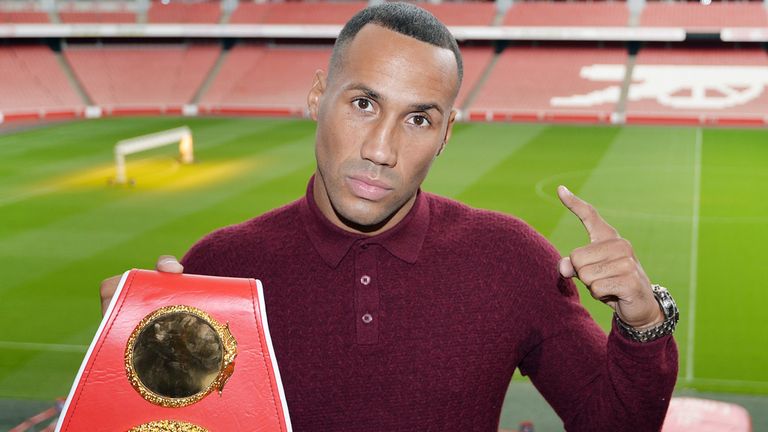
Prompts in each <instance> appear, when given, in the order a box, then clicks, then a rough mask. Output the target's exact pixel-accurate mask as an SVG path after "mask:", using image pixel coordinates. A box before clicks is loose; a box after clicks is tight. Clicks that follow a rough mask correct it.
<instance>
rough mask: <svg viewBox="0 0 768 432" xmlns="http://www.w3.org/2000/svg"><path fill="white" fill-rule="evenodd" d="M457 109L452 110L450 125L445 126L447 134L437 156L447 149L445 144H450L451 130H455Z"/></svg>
mask: <svg viewBox="0 0 768 432" xmlns="http://www.w3.org/2000/svg"><path fill="white" fill-rule="evenodd" d="M456 114H457V111H456V110H455V109H454V110H451V116H450V117H448V127H447V128H445V136H444V137H443V143H442V144H440V150H438V151H437V155H436V156H440V153H442V152H443V150H445V146H446V145H448V140H449V139H451V132H452V131H453V123H454V122H455V121H456Z"/></svg>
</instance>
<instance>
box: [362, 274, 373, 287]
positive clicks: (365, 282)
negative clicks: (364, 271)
mask: <svg viewBox="0 0 768 432" xmlns="http://www.w3.org/2000/svg"><path fill="white" fill-rule="evenodd" d="M360 283H361V284H363V285H368V284H369V283H371V277H370V276H368V275H363V277H361V278H360Z"/></svg>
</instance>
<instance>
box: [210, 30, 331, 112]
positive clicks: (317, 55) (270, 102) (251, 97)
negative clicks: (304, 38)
mask: <svg viewBox="0 0 768 432" xmlns="http://www.w3.org/2000/svg"><path fill="white" fill-rule="evenodd" d="M330 56H331V48H330V47H323V48H296V47H276V48H268V47H264V46H261V45H242V46H237V47H235V48H233V49H232V51H231V52H230V53H229V54H228V57H227V59H226V62H225V63H224V64H223V65H222V67H221V69H220V71H219V74H218V75H217V76H216V79H215V80H214V81H213V83H211V86H210V87H209V89H208V91H207V92H206V94H205V95H203V96H202V98H201V101H200V105H201V106H202V107H203V108H204V109H206V110H213V111H222V110H223V111H227V110H229V111H238V110H243V111H244V112H246V111H254V112H267V113H275V114H288V113H292V114H299V113H302V112H303V111H304V109H305V107H306V106H307V92H308V91H309V89H310V86H311V85H312V78H313V76H314V73H315V70H317V69H327V66H328V60H329V59H330Z"/></svg>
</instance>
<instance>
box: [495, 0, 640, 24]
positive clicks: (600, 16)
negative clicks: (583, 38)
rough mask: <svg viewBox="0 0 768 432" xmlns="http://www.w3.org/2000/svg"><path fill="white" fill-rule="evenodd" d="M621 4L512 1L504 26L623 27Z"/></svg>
mask: <svg viewBox="0 0 768 432" xmlns="http://www.w3.org/2000/svg"><path fill="white" fill-rule="evenodd" d="M628 22H629V8H627V4H626V3H625V2H572V3H571V2H516V3H514V4H513V6H512V7H511V8H510V9H509V10H508V11H507V14H506V15H505V17H504V25H507V26H573V27H579V26H592V27H594V26H610V27H620V26H626V25H627V24H628Z"/></svg>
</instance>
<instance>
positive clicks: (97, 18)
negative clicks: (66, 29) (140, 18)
mask: <svg viewBox="0 0 768 432" xmlns="http://www.w3.org/2000/svg"><path fill="white" fill-rule="evenodd" d="M59 18H60V19H61V22H62V23H65V24H79V23H99V24H101V23H105V24H106V23H116V24H121V23H122V24H135V23H136V14H135V13H133V12H91V11H62V10H60V11H59Z"/></svg>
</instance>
